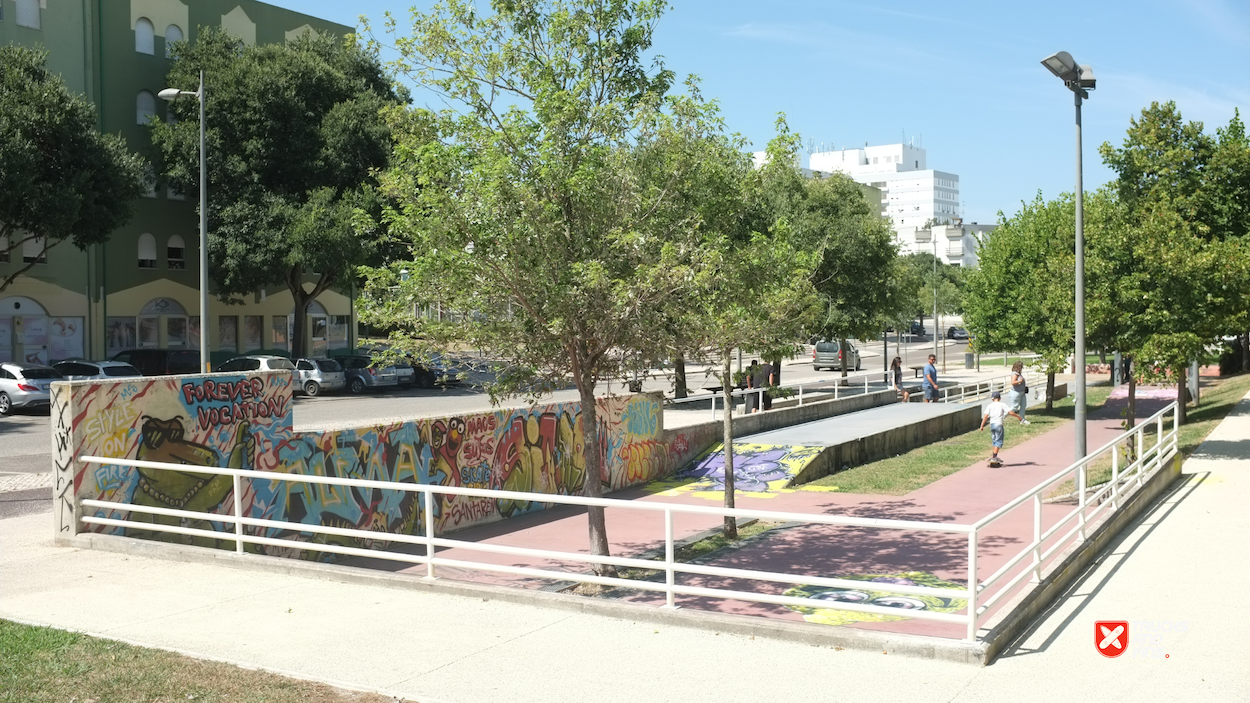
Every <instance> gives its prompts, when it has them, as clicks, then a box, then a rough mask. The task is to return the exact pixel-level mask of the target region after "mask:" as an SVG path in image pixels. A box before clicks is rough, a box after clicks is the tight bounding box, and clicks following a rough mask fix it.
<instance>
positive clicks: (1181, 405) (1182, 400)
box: [1176, 366, 1189, 427]
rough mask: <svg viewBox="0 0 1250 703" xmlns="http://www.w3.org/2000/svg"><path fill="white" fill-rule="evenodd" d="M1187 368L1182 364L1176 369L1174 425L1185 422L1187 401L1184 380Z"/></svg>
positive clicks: (1186, 384) (1187, 391)
mask: <svg viewBox="0 0 1250 703" xmlns="http://www.w3.org/2000/svg"><path fill="white" fill-rule="evenodd" d="M1188 370H1189V369H1187V368H1185V367H1184V366H1182V367H1180V368H1179V369H1177V372H1178V373H1177V374H1176V425H1177V426H1178V427H1179V426H1181V425H1183V424H1185V405H1186V404H1188V402H1189V388H1187V386H1188V385H1189V384H1188V383H1186V382H1185V376H1186V373H1185V372H1186V371H1188Z"/></svg>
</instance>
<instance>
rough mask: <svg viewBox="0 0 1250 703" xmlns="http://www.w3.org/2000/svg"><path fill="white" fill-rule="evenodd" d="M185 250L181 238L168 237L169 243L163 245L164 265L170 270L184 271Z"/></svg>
mask: <svg viewBox="0 0 1250 703" xmlns="http://www.w3.org/2000/svg"><path fill="white" fill-rule="evenodd" d="M186 250H187V249H186V244H184V243H183V241H182V237H179V236H178V235H176V234H175V235H174V236H172V237H170V238H169V243H168V244H166V245H165V265H166V266H168V267H169V268H171V269H176V270H182V269H185V268H186V267H187V260H186Z"/></svg>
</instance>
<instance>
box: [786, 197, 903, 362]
mask: <svg viewBox="0 0 1250 703" xmlns="http://www.w3.org/2000/svg"><path fill="white" fill-rule="evenodd" d="M805 186H806V187H805V188H804V193H803V196H804V198H803V203H802V205H801V207H800V213H799V215H798V216H797V217H796V218H795V219H796V223H795V226H796V227H797V228H798V229H800V230H801V231H803V232H804V233H805V236H806V237H807V238H809V239H811V240H813V243H814V244H815V246H817V247H818V251H819V252H820V254H819V263H818V265H817V266H816V270H815V272H814V273H813V274H812V284H813V285H814V286H815V289H816V291H817V292H818V293H819V294H820V297H821V298H822V300H823V302H824V308H825V311H824V315H823V319H822V320H821V321H820V323H819V331H820V332H821V333H822V334H823V335H826V336H829V337H836V338H837V339H838V340H839V341H840V346H839V348H841V349H845V348H846V340H847V338H848V337H855V338H858V339H871V338H874V337H876V336H877V334H878V333H879V332H880V331H881V330H882V329H884V328H885V327H886V326H887V325H889V324H890V323H892V322H896V321H897V320H898V319H899V318H900V317H902V316H903V315H906V314H908V313H910V312H911V311H910V310H909V309H908V308H909V307H910V302H909V297H910V296H908V295H907V294H906V289H905V288H903V286H902V285H900V284H902V283H905V282H907V281H908V280H909V279H908V278H907V277H905V276H904V275H903V265H902V262H901V261H900V260H899V255H898V245H897V243H896V242H895V238H894V230H893V229H892V228H891V227H890V223H889V221H888V220H886V219H885V218H883V217H881V216H880V215H879V214H878V213H877V211H876V208H875V207H873V206H872V205H871V204H870V203H869V202H868V201H867V199H866V198H865V197H864V192H863V190H862V189H861V188H860V187H859V185H858V184H857V183H855V182H854V181H852V180H851V179H850V178H849V177H847V176H845V175H843V174H834V175H832V176H830V177H827V178H819V179H811V180H807V181H806V183H805ZM848 356H849V355H847V354H843V355H842V375H843V376H846V372H847V366H846V364H847V357H848Z"/></svg>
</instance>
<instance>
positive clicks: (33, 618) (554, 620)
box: [0, 396, 1250, 703]
mask: <svg viewBox="0 0 1250 703" xmlns="http://www.w3.org/2000/svg"><path fill="white" fill-rule="evenodd" d="M1092 438H1093V435H1092V432H1091V443H1092V441H1093V439H1092ZM1023 446H1024V445H1021V447H1023ZM1018 451H1020V449H1019V448H1017V449H1016V450H1013V453H1014V452H1018ZM1184 472H1185V473H1184V477H1183V480H1182V481H1181V482H1178V484H1177V487H1176V489H1175V490H1174V491H1172V492H1171V493H1170V494H1169V495H1168V497H1167V498H1166V499H1165V500H1164V501H1163V502H1161V503H1160V504H1159V505H1158V506H1156V507H1155V508H1154V509H1153V510H1152V511H1150V512H1149V513H1147V514H1146V515H1145V516H1144V518H1143V519H1142V520H1140V521H1139V522H1138V523H1137V524H1135V525H1134V526H1132V527H1131V528H1130V529H1129V530H1127V531H1126V532H1125V534H1124V536H1123V537H1122V538H1121V539H1119V540H1118V541H1117V542H1116V543H1115V544H1114V545H1113V547H1112V548H1111V549H1110V550H1109V551H1108V553H1107V554H1105V555H1104V556H1103V558H1102V559H1101V560H1100V562H1099V563H1098V564H1097V566H1095V567H1094V568H1093V569H1091V570H1090V572H1089V573H1087V574H1086V575H1085V576H1084V577H1083V578H1082V579H1081V580H1080V581H1079V582H1078V583H1077V584H1076V585H1075V586H1074V587H1073V588H1072V589H1071V591H1070V592H1069V593H1068V594H1067V595H1066V597H1065V598H1064V599H1063V600H1062V601H1060V602H1059V603H1058V604H1057V605H1056V606H1055V607H1054V608H1052V610H1051V611H1050V612H1048V613H1047V614H1046V615H1045V616H1044V617H1043V618H1042V619H1041V620H1040V621H1039V622H1038V623H1037V624H1036V626H1035V628H1034V629H1033V630H1032V631H1031V632H1030V633H1029V634H1028V635H1026V637H1025V638H1023V640H1022V641H1021V642H1019V643H1017V645H1016V646H1015V647H1014V648H1012V649H1010V650H1009V651H1008V652H1007V653H1006V654H1005V655H1004V656H1003V657H1002V658H1001V659H999V661H998V662H997V663H995V664H994V665H992V666H990V667H988V668H984V669H979V668H974V667H970V666H966V665H957V664H949V663H942V662H936V661H929V660H919V659H911V658H903V657H893V656H883V655H882V654H878V653H869V652H862V651H853V650H849V649H848V650H844V651H835V650H832V649H828V648H824V647H813V646H810V645H806V644H796V643H790V642H785V641H777V640H768V639H762V638H761V639H750V638H746V637H740V636H731V635H718V634H715V633H712V632H706V631H701V630H693V629H686V628H682V627H672V626H656V625H654V624H648V623H635V622H628V621H624V620H617V619H613V618H607V617H603V616H599V615H595V614H591V613H570V612H567V611H560V610H549V609H545V608H541V607H537V606H529V605H518V604H512V603H502V602H498V601H484V600H480V599H477V598H465V597H460V596H449V595H441V594H429V593H421V592H417V591H409V590H404V589H395V588H387V587H382V586H369V585H354V584H344V583H338V582H332V581H318V580H313V579H308V578H299V577H292V576H282V575H276V574H269V573H258V572H254V571H249V570H244V569H231V568H225V567H222V566H213V565H206V564H199V563H184V562H170V561H164V560H158V559H148V558H144V557H138V556H127V555H121V554H114V553H107V552H92V551H80V550H74V549H63V548H54V547H51V546H50V532H51V525H50V517H49V516H48V515H47V514H42V515H35V516H28V517H22V518H14V519H10V520H4V521H0V617H4V618H10V619H15V620H20V621H24V622H32V623H40V624H48V625H53V626H57V627H63V628H71V629H78V630H83V631H87V632H90V633H93V634H100V635H103V636H108V637H114V638H119V639H125V640H128V641H132V642H135V643H138V644H144V645H148V646H158V647H165V648H172V649H177V650H181V651H186V652H189V653H193V654H196V655H199V656H207V657H211V658H216V659H223V660H227V661H234V662H239V663H244V664H247V665H249V666H257V667H262V668H267V669H271V670H276V671H279V672H283V673H290V674H292V675H297V676H302V677H306V678H313V679H319V680H329V681H332V682H336V683H339V684H347V685H350V686H356V687H362V688H368V689H374V690H382V691H384V692H388V693H393V694H396V695H402V696H404V697H407V698H409V699H411V700H417V701H423V702H426V703H431V702H433V701H455V702H457V703H460V702H468V701H578V702H579V703H580V702H581V701H585V700H597V701H636V700H656V701H690V700H710V699H713V698H715V699H716V700H718V701H725V702H726V703H732V702H735V701H744V702H745V701H784V700H830V701H834V700H838V701H840V700H891V699H910V700H943V701H961V702H963V701H999V700H1004V699H1007V698H1011V699H1012V700H1016V701H1051V700H1084V699H1092V698H1094V697H1097V698H1099V699H1105V700H1109V701H1138V700H1193V701H1199V700H1201V701H1232V700H1244V697H1245V694H1246V690H1247V686H1250V673H1248V672H1247V668H1246V666H1245V663H1244V659H1243V655H1242V654H1241V643H1242V642H1244V641H1245V638H1246V636H1247V635H1250V606H1248V605H1247V603H1246V600H1245V599H1244V598H1241V597H1240V596H1239V594H1238V593H1237V591H1236V589H1237V588H1238V587H1239V586H1240V585H1241V584H1243V583H1246V582H1247V581H1250V564H1247V562H1246V560H1245V559H1244V556H1243V555H1245V554H1246V553H1248V552H1250V519H1248V518H1247V514H1246V511H1245V506H1246V505H1247V503H1248V502H1250V396H1247V398H1246V399H1243V400H1242V402H1241V403H1240V404H1239V405H1238V406H1237V408H1236V409H1235V410H1234V412H1233V413H1232V414H1231V415H1230V416H1229V417H1228V418H1227V419H1226V420H1225V421H1224V422H1223V423H1222V424H1221V425H1220V426H1219V427H1218V428H1217V429H1216V430H1215V432H1214V433H1213V434H1212V435H1211V437H1210V438H1209V440H1208V441H1207V442H1206V443H1205V444H1204V445H1203V446H1202V447H1201V448H1200V450H1199V453H1198V454H1197V455H1196V456H1195V457H1194V458H1192V459H1190V460H1189V461H1188V462H1186V464H1185V467H1184ZM964 473H967V471H964V472H960V473H959V474H955V475H954V476H960V475H961V474H964ZM954 476H952V477H948V478H953V477H954ZM974 478H975V477H974ZM944 480H946V479H944ZM940 483H941V482H938V483H935V484H932V485H931V486H930V487H929V489H933V488H935V487H936V486H938V485H939V484H940ZM924 490H928V489H922V491H917V492H916V493H915V494H913V495H912V496H908V497H906V498H908V499H916V494H920V493H922V492H923V491H924ZM830 496H833V497H837V498H850V497H849V496H837V494H825V497H824V499H826V500H828V499H829V498H830ZM921 497H922V498H923V496H921ZM764 500H767V499H764ZM925 500H930V499H929V498H925ZM973 503H976V504H978V505H979V503H980V499H979V498H978V499H977V500H974V501H973ZM770 506H771V504H770ZM968 509H969V510H970V511H972V512H973V513H974V514H975V513H976V512H977V511H979V510H980V508H979V507H977V506H975V505H970V506H969V508H968ZM583 539H584V537H583ZM1113 576H1114V578H1112V577H1113ZM1230 586H1231V588H1232V590H1233V592H1232V593H1229V592H1228V591H1229V589H1230ZM1103 619H1108V620H1128V621H1130V622H1131V623H1132V625H1131V630H1130V633H1131V639H1130V642H1131V644H1130V648H1129V651H1128V652H1127V653H1126V654H1125V655H1124V656H1122V657H1120V658H1118V659H1114V660H1112V659H1105V658H1103V657H1101V656H1100V655H1099V654H1097V652H1096V651H1094V648H1093V646H1092V643H1091V642H1090V640H1091V639H1092V638H1091V632H1092V631H1093V630H1094V627H1093V624H1094V621H1095V620H1103ZM1182 628H1183V632H1182V631H1179V630H1182ZM1164 655H1167V656H1166V658H1165V657H1164Z"/></svg>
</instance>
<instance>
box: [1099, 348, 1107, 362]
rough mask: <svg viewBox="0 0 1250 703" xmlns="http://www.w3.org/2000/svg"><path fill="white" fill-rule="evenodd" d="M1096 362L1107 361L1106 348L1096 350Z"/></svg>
mask: <svg viewBox="0 0 1250 703" xmlns="http://www.w3.org/2000/svg"><path fill="white" fill-rule="evenodd" d="M1098 363H1100V364H1105V363H1107V350H1106V349H1099V350H1098Z"/></svg>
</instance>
